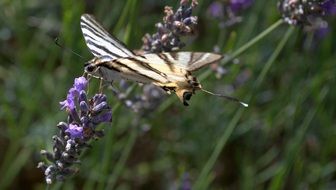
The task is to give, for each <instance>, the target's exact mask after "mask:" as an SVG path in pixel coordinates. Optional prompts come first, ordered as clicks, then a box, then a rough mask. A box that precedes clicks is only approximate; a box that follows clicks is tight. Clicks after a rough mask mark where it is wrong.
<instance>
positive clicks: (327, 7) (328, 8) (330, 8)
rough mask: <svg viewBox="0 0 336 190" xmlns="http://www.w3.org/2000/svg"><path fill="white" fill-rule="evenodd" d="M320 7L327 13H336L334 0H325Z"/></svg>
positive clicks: (335, 0) (335, 1)
mask: <svg viewBox="0 0 336 190" xmlns="http://www.w3.org/2000/svg"><path fill="white" fill-rule="evenodd" d="M321 7H322V9H323V10H324V12H325V13H326V14H327V15H336V0H326V1H324V2H323V3H322V6H321Z"/></svg>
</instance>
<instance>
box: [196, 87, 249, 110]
mask: <svg viewBox="0 0 336 190" xmlns="http://www.w3.org/2000/svg"><path fill="white" fill-rule="evenodd" d="M201 90H202V91H203V92H205V93H208V94H211V95H214V96H218V97H222V98H225V99H227V100H230V101H233V102H238V103H239V104H240V105H242V106H244V107H248V104H247V103H245V102H242V101H240V100H239V99H237V98H234V97H231V96H226V95H224V94H217V93H213V92H210V91H207V90H205V89H203V88H201Z"/></svg>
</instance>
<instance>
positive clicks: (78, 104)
mask: <svg viewBox="0 0 336 190" xmlns="http://www.w3.org/2000/svg"><path fill="white" fill-rule="evenodd" d="M87 84H88V81H87V80H86V78H84V77H79V78H76V79H75V81H74V85H73V86H72V87H71V88H70V90H69V91H68V94H67V98H66V100H64V101H62V102H60V104H61V109H62V110H63V109H65V110H66V111H67V113H68V121H67V122H60V123H59V124H58V125H57V127H58V129H59V134H58V135H54V136H53V152H48V151H46V150H42V151H41V154H42V155H44V156H45V157H46V159H47V160H48V163H49V164H48V163H46V162H40V163H39V164H38V166H37V167H38V168H40V169H42V170H43V172H44V175H45V180H46V183H47V184H51V183H53V182H54V181H55V180H58V181H62V180H64V179H66V177H68V176H70V175H73V174H74V173H76V172H77V171H78V170H79V169H78V168H76V167H75V166H74V165H75V164H78V163H79V162H80V160H79V157H80V154H81V152H82V151H83V149H84V148H87V147H88V143H89V142H90V140H92V139H98V138H100V137H102V136H103V131H99V130H97V129H96V127H97V125H99V124H100V123H103V122H111V121H112V110H111V107H110V106H109V105H108V104H107V102H106V96H105V95H104V94H96V95H95V96H94V97H93V98H91V99H87V94H86V92H85V91H86V88H87Z"/></svg>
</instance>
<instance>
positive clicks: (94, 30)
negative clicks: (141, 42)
mask: <svg viewBox="0 0 336 190" xmlns="http://www.w3.org/2000/svg"><path fill="white" fill-rule="evenodd" d="M80 26H81V29H82V33H83V36H84V39H85V42H86V45H87V46H88V48H89V49H90V50H91V53H92V54H93V55H94V56H96V57H100V56H109V57H111V59H117V58H122V57H133V56H135V54H134V53H133V52H132V51H131V50H129V49H127V47H126V46H125V45H124V44H123V43H122V42H120V41H119V40H118V39H116V38H114V37H113V36H112V35H110V34H109V33H108V32H107V31H106V30H105V29H104V28H103V27H102V26H101V25H100V24H99V23H98V22H97V21H96V19H95V18H94V17H93V16H91V15H88V14H84V15H82V16H81V22H80Z"/></svg>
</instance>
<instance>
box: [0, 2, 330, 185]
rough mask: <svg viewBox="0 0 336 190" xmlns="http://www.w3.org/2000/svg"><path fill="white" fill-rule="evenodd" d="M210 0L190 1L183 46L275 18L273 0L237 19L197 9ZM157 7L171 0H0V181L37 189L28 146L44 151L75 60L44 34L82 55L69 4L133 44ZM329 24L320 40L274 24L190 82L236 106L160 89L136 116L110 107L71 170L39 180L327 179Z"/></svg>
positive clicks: (234, 35) (205, 47) (235, 44)
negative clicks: (106, 122) (192, 26)
mask: <svg viewBox="0 0 336 190" xmlns="http://www.w3.org/2000/svg"><path fill="white" fill-rule="evenodd" d="M211 2H212V1H205V0H204V1H201V0H200V4H199V6H198V7H197V9H196V11H195V12H194V15H196V16H198V18H199V25H198V32H197V35H196V36H195V37H194V38H186V39H184V41H185V42H187V46H186V48H185V49H184V50H190V51H210V52H212V51H214V47H215V46H216V47H217V49H218V48H219V49H220V52H222V53H232V52H234V51H235V50H237V49H239V48H240V47H241V46H242V45H244V44H246V43H247V42H248V41H249V40H251V39H255V37H256V36H257V35H258V34H260V33H261V32H263V31H264V30H265V29H267V28H268V27H269V26H271V25H272V24H274V23H276V22H277V21H278V20H279V19H280V15H279V13H278V11H277V8H276V1H255V3H254V4H253V5H252V6H251V7H250V8H249V9H246V10H245V11H243V12H242V13H241V16H242V18H243V20H242V22H241V23H238V24H237V25H235V26H234V27H230V28H220V27H219V26H218V24H219V22H218V20H216V19H213V18H211V17H210V16H209V14H208V12H207V9H208V7H209V5H210V3H211ZM166 5H169V6H173V7H174V9H176V8H177V7H178V6H179V2H178V1H172V0H170V1H155V0H143V1H138V0H126V1H116V0H115V1H112V0H111V1H108V0H101V1H92V0H87V1H81V0H78V1H71V0H70V1H69V0H62V1H48V2H47V1H42V0H30V1H19V0H0V84H1V85H0V89H1V94H0V101H1V107H0V122H1V125H0V129H1V132H0V174H1V178H0V189H45V188H46V185H45V183H44V176H43V173H42V172H41V171H40V170H39V169H37V168H36V165H37V163H38V162H39V161H40V160H41V159H42V157H41V156H40V154H39V151H40V150H41V149H47V150H51V149H52V140H51V137H52V136H53V135H54V134H55V133H56V131H57V130H56V127H55V126H56V124H57V123H58V122H59V121H64V120H66V113H64V112H62V111H60V109H59V107H60V106H59V102H60V101H62V100H63V99H65V97H66V93H67V90H68V89H69V88H70V87H71V85H72V82H73V80H74V78H75V77H78V76H80V75H82V73H83V64H84V62H85V61H84V60H82V59H80V58H79V57H77V56H76V55H74V54H71V53H69V52H67V51H65V50H64V49H61V48H59V47H58V46H56V45H55V43H54V38H55V37H57V36H58V37H59V38H60V42H61V43H62V44H63V45H64V46H65V47H68V48H70V49H73V50H74V51H76V52H78V53H79V54H81V55H83V56H84V57H85V58H86V60H89V59H91V58H92V57H93V56H92V55H91V54H90V52H89V50H88V49H87V47H86V45H85V43H84V39H83V37H82V34H81V31H80V27H79V19H80V16H81V14H83V13H91V14H93V15H95V16H96V17H97V19H98V20H99V21H101V23H102V24H103V25H104V26H105V28H107V29H108V30H109V32H111V33H113V34H114V35H115V36H117V37H118V38H119V39H121V40H122V41H124V42H125V43H126V44H127V45H128V46H129V47H130V48H131V49H140V48H141V45H142V41H141V39H142V37H143V36H144V35H145V34H146V33H154V32H156V29H155V23H157V22H161V21H162V17H163V8H164V6H166ZM329 23H330V32H329V33H328V34H327V35H326V36H325V37H324V38H321V39H316V38H314V35H313V33H312V32H305V31H304V30H303V29H302V28H299V27H297V28H294V29H291V28H290V27H289V26H288V25H287V24H282V25H280V26H278V27H277V28H276V29H274V30H273V31H272V32H271V33H269V34H268V35H266V36H264V37H263V38H262V39H261V40H260V41H259V42H258V43H256V44H255V45H253V46H251V47H250V48H249V49H247V50H246V51H244V52H243V53H242V54H240V56H238V57H237V59H236V60H235V62H239V63H238V64H237V63H236V64H233V63H232V62H229V63H227V64H225V65H224V67H225V69H226V70H227V73H226V74H225V75H224V76H223V77H222V78H220V79H217V78H216V77H215V74H214V73H213V72H210V75H209V76H207V78H206V80H203V81H202V84H203V86H204V87H205V88H206V89H210V90H213V91H216V92H222V93H226V94H230V95H233V96H235V97H239V98H240V99H241V100H243V101H247V102H248V103H249V104H250V106H249V107H248V108H243V107H241V106H239V105H238V104H235V103H232V102H229V101H226V100H223V99H220V98H216V97H212V96H209V95H207V94H204V93H202V92H198V93H197V94H196V95H195V96H193V98H192V99H191V101H190V104H191V105H190V106H189V107H184V106H183V105H182V104H181V103H180V102H179V101H178V99H177V97H175V96H174V95H171V97H168V99H166V100H165V101H164V103H163V105H161V107H159V109H158V110H156V111H154V112H153V113H151V114H150V115H148V116H146V117H140V116H139V115H138V114H136V113H133V112H132V111H131V110H129V109H127V108H125V107H119V109H117V110H116V111H115V112H114V115H113V123H112V124H111V125H110V126H105V131H106V136H105V137H104V138H102V139H100V140H99V141H95V142H93V143H92V148H91V149H88V150H87V151H86V152H85V153H84V155H83V156H82V164H81V165H80V166H79V167H80V171H79V173H78V174H77V175H76V176H74V177H72V178H71V179H68V180H66V181H65V182H64V183H55V184H53V185H52V186H51V187H50V188H51V189H112V188H113V189H183V187H186V186H187V185H189V184H196V186H197V187H200V188H201V189H335V188H336V181H335V180H336V176H335V171H336V148H335V147H336V146H335V145H336V138H335V137H336V124H335V120H336V117H335V116H336V113H335V111H336V110H335V108H336V95H335V94H336V88H335V84H336V78H335V76H336V65H335V64H336V61H335V60H336V43H335V42H336V38H335V37H336V33H335V32H336V31H335V24H336V22H335V19H333V20H330V21H329ZM208 70H209V69H208V68H204V69H202V70H201V71H199V72H198V73H197V74H196V75H197V76H200V75H202V74H204V72H208V73H209V71H208ZM138 88H139V87H138ZM137 90H139V89H137ZM105 93H106V94H107V95H109V97H110V98H109V102H110V104H111V105H112V106H117V105H119V103H118V100H117V99H116V98H115V97H114V96H113V95H112V94H113V93H112V92H110V91H108V90H107V91H105ZM171 102H172V103H171Z"/></svg>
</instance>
